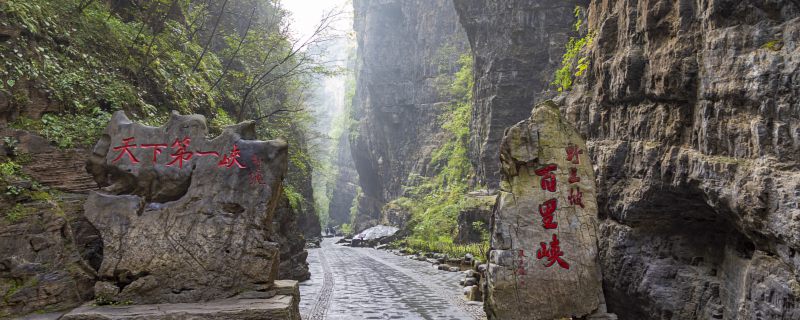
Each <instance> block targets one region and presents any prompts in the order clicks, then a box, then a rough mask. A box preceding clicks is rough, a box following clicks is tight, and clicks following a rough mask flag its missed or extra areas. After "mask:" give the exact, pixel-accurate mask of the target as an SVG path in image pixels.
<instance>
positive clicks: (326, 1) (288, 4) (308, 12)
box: [281, 0, 352, 39]
mask: <svg viewBox="0 0 800 320" xmlns="http://www.w3.org/2000/svg"><path fill="white" fill-rule="evenodd" d="M281 4H282V5H283V7H284V8H286V9H287V10H289V11H290V12H291V13H292V20H293V22H292V30H293V31H294V32H295V33H296V35H297V36H300V37H302V38H303V39H305V38H307V37H308V36H309V35H310V34H311V33H312V32H313V31H314V28H315V27H316V26H317V24H319V19H320V17H321V16H322V14H323V12H325V11H330V10H331V9H333V8H345V9H346V11H352V9H351V8H350V7H351V6H352V5H351V4H350V3H349V1H348V0H283V1H281ZM350 23H352V21H350V20H348V19H341V20H340V21H339V23H338V24H337V26H336V28H337V29H339V30H343V29H350V26H349V24H350Z"/></svg>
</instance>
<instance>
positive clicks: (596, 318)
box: [586, 313, 617, 320]
mask: <svg viewBox="0 0 800 320" xmlns="http://www.w3.org/2000/svg"><path fill="white" fill-rule="evenodd" d="M586 319H587V320H617V315H616V314H613V313H595V314H591V315H589V316H588V317H586Z"/></svg>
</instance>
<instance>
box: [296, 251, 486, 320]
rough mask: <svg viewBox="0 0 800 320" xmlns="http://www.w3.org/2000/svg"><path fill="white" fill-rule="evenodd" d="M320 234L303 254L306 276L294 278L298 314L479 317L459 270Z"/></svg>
mask: <svg viewBox="0 0 800 320" xmlns="http://www.w3.org/2000/svg"><path fill="white" fill-rule="evenodd" d="M337 239H338V238H326V239H324V241H323V242H322V248H321V249H310V250H309V255H308V262H309V267H310V269H311V280H308V281H305V282H303V283H301V284H300V296H301V300H300V313H301V314H302V316H303V320H322V319H329V320H344V319H347V320H351V319H431V320H432V319H448V320H449V319H454V320H455V319H458V320H462V319H485V316H484V314H483V310H482V308H481V306H480V305H468V304H467V302H466V301H465V300H464V298H463V297H462V295H461V287H460V286H459V285H458V281H459V280H460V279H461V277H463V274H462V273H460V272H445V271H439V270H436V269H434V268H433V267H432V266H431V265H430V264H429V263H427V262H422V261H415V260H411V259H408V258H407V257H403V256H397V255H394V254H392V253H390V252H387V251H382V250H375V249H371V248H351V247H345V246H341V245H338V244H334V242H335V241H336V240H337Z"/></svg>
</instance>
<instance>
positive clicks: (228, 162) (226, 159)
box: [217, 144, 245, 169]
mask: <svg viewBox="0 0 800 320" xmlns="http://www.w3.org/2000/svg"><path fill="white" fill-rule="evenodd" d="M234 164H235V165H236V166H237V167H239V168H240V169H244V168H245V166H243V165H242V164H241V163H239V147H238V146H237V145H236V144H234V145H233V150H231V153H230V154H229V155H228V154H224V155H222V160H220V161H219V163H217V166H218V167H226V168H230V167H232V166H233V165H234Z"/></svg>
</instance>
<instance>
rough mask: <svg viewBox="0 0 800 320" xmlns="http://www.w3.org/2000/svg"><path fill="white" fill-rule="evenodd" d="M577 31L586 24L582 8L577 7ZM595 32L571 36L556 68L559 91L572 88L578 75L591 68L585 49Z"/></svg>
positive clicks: (554, 83)
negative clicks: (582, 16) (559, 65)
mask: <svg viewBox="0 0 800 320" xmlns="http://www.w3.org/2000/svg"><path fill="white" fill-rule="evenodd" d="M575 19H576V20H577V21H576V22H575V31H577V32H580V31H581V27H582V26H583V25H584V23H583V19H582V18H581V8H580V7H575ZM594 37H595V33H594V32H593V31H588V32H587V33H586V35H584V36H583V37H580V38H575V37H570V38H569V42H567V45H566V52H564V56H563V57H562V58H561V68H559V69H558V70H556V72H555V79H554V80H553V82H552V85H554V86H555V87H556V88H557V90H558V92H563V91H569V90H572V84H573V82H574V79H575V78H576V77H581V76H583V75H584V74H585V72H586V70H587V69H588V68H589V57H588V56H585V54H586V52H585V49H586V48H587V47H588V46H590V45H591V44H592V42H593V41H594Z"/></svg>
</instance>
